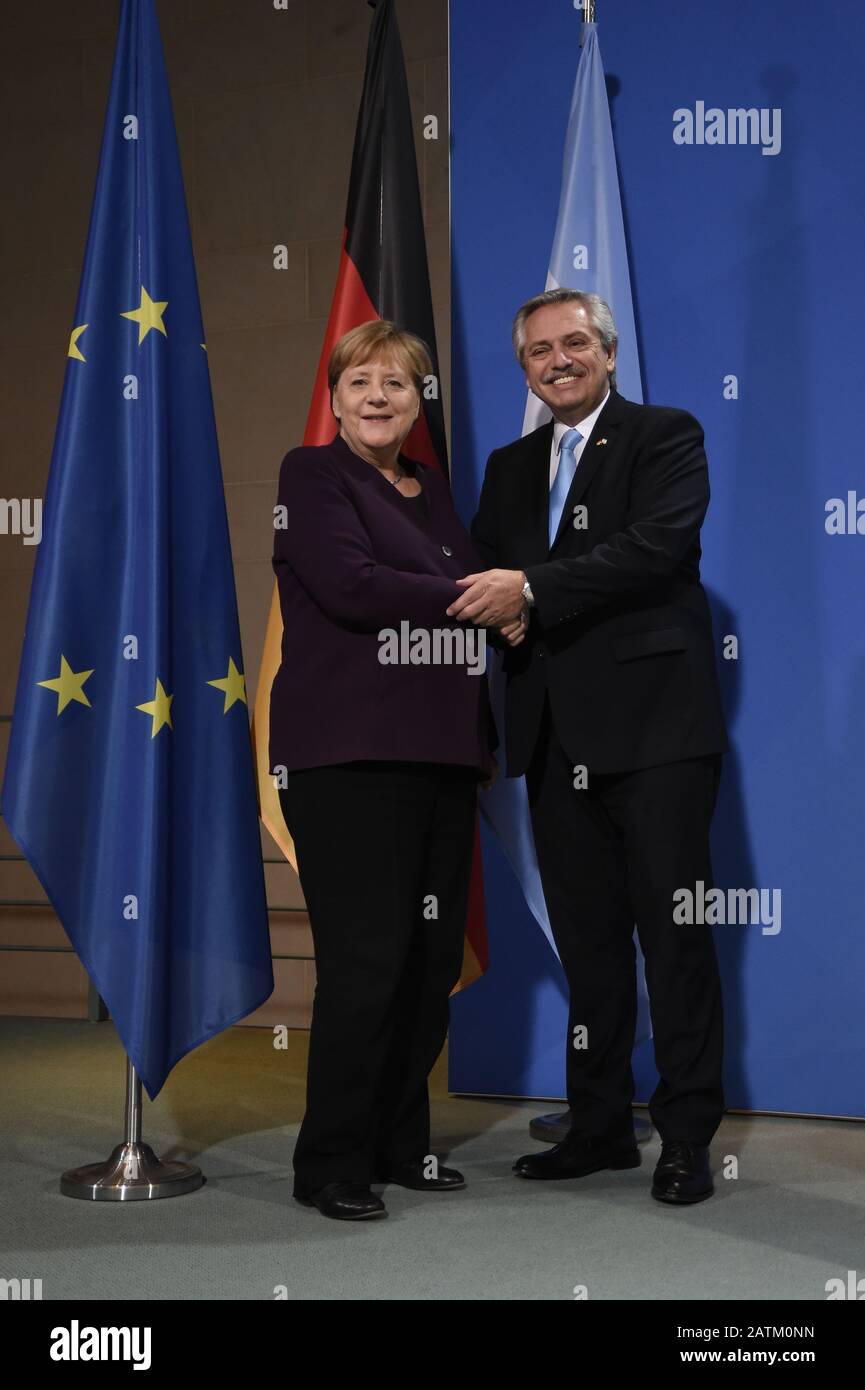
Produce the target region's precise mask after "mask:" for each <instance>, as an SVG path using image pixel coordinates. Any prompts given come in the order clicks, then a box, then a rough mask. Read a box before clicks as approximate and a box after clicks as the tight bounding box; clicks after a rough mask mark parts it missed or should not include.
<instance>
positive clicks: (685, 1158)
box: [652, 1139, 715, 1204]
mask: <svg viewBox="0 0 865 1390" xmlns="http://www.w3.org/2000/svg"><path fill="white" fill-rule="evenodd" d="M714 1191H715V1189H714V1187H713V1185H712V1172H711V1169H710V1168H709V1149H708V1146H707V1145H705V1144H686V1143H684V1142H682V1141H681V1140H677V1139H672V1140H670V1141H669V1142H668V1143H664V1144H662V1145H661V1157H660V1158H659V1159H658V1164H657V1167H656V1168H655V1173H654V1177H653V1178H652V1196H653V1197H656V1198H657V1199H658V1201H659V1202H675V1203H678V1204H682V1203H685V1202H703V1201H705V1199H706V1198H707V1197H711V1195H712V1193H713V1192H714Z"/></svg>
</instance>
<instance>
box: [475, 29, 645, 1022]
mask: <svg viewBox="0 0 865 1390" xmlns="http://www.w3.org/2000/svg"><path fill="white" fill-rule="evenodd" d="M582 44H583V51H582V54H581V56H580V61H579V65H578V67H577V76H576V81H575V82H574V94H573V97H572V99H571V110H570V116H569V119H568V131H567V137H566V140H565V152H564V164H563V169H562V187H561V194H560V197H559V212H558V217H557V220H556V230H555V235H554V237H553V249H552V254H551V256H550V264H549V269H548V271H547V281H546V285H545V289H548V290H550V289H559V288H561V287H566V288H568V289H576V290H585V291H586V292H587V293H591V294H599V295H601V297H602V298H603V299H605V300H606V301H607V303H608V304H609V305H610V308H611V309H612V311H613V318H614V319H615V322H616V328H617V330H618V334H619V343H618V350H617V354H616V378H617V383H618V386H617V389H618V390H619V391H620V392H621V394H622V395H623V396H626V397H627V399H628V400H631V401H637V402H638V403H642V400H643V391H642V385H641V380H640V362H639V355H638V352H637V333H636V328H635V326H634V305H633V300H632V298H631V280H630V275H629V272H628V252H627V246H626V244H625V227H624V221H623V218H622V202H621V197H620V194H619V178H618V171H617V168H616V151H615V147H614V145H613V130H612V125H611V122H610V108H609V102H608V100H607V89H606V83H605V81H604V65H603V62H602V60H601V50H600V46H599V44H598V33H597V25H596V24H593V23H584V24H583V34H582ZM549 419H550V411H549V409H548V407H547V406H546V405H544V403H543V401H541V400H540V399H539V398H538V397H537V396H535V395H533V394H532V393H531V392H529V397H528V402H527V404H526V411H525V416H524V419H523V434H524V435H526V434H530V433H531V431H532V430H536V429H537V428H538V427H539V426H540V425H543V424H546V422H547V421H548V420H549ZM504 684H505V683H504V678H503V677H502V674H501V657H500V656H499V655H496V657H495V661H494V663H493V667H492V670H491V673H490V688H491V695H492V703H493V709H494V712H495V718H496V724H497V727H498V728H500V729H501V728H503V727H504ZM481 811H482V813H483V815H484V817H485V819H486V820H487V822H488V823H489V825H490V826H491V827H492V829H493V830H494V832H495V834H496V836H497V838H498V840H499V843H500V844H501V846H502V849H503V850H504V852H505V855H506V856H507V859H508V861H509V862H510V865H511V868H512V869H513V870H514V873H515V874H516V876H517V878H518V880H519V882H520V885H521V887H522V890H523V893H524V894H525V898H526V902H527V903H528V905H529V908H530V910H531V912H532V914H533V915H534V917H535V918H536V919H537V921H538V923H539V925H540V927H541V929H542V931H543V932H544V934H545V936H546V937H547V940H548V941H549V943H550V946H551V947H552V949H553V950H554V951H555V949H556V948H555V945H554V943H553V936H552V930H551V928H550V921H549V916H548V914H547V908H546V903H545V901H544V893H543V888H542V887H541V879H540V873H539V871H538V862H537V858H536V856H535V847H534V839H533V836H532V828H531V821H530V818H529V807H528V797H527V793H526V783H525V778H523V777H519V778H505V777H504V776H502V777H499V778H498V779H497V780H496V783H495V785H494V786H493V787H492V788H491V789H490V791H488V792H486V793H485V794H483V795H482V797H481ZM635 944H636V947H637V962H638V982H639V983H638V988H639V1014H638V1019H637V1041H638V1042H642V1041H643V1040H644V1039H645V1038H648V1037H650V1036H651V1026H650V1023H649V1013H648V999H647V993H646V986H645V978H644V973H643V958H642V953H641V951H640V947H639V942H638V941H637V940H636V935H635Z"/></svg>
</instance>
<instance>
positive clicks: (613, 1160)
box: [513, 1133, 640, 1180]
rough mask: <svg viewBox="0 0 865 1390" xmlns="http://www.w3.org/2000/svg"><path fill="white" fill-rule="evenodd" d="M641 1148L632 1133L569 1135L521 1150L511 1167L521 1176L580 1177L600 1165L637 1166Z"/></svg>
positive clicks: (597, 1169)
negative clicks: (611, 1136)
mask: <svg viewBox="0 0 865 1390" xmlns="http://www.w3.org/2000/svg"><path fill="white" fill-rule="evenodd" d="M639 1166H640V1151H639V1149H638V1148H637V1145H636V1143H635V1142H634V1136H633V1134H631V1135H628V1136H626V1137H625V1138H623V1139H607V1138H604V1137H597V1136H594V1135H591V1134H574V1133H571V1134H570V1135H568V1138H567V1139H563V1140H562V1142H561V1144H554V1145H553V1147H552V1148H551V1149H542V1150H540V1152H538V1153H533V1154H523V1156H522V1158H518V1159H517V1161H516V1163H515V1164H514V1168H513V1171H514V1172H515V1173H516V1174H517V1176H518V1177H521V1178H544V1179H550V1180H556V1179H562V1178H583V1177H585V1176H586V1175H587V1174H588V1173H597V1172H599V1171H600V1170H601V1169H602V1168H639Z"/></svg>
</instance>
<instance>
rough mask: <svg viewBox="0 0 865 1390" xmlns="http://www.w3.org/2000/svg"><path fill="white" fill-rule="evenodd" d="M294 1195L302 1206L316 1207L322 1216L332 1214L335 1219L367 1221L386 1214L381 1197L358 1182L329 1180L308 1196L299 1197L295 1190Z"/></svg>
mask: <svg viewBox="0 0 865 1390" xmlns="http://www.w3.org/2000/svg"><path fill="white" fill-rule="evenodd" d="M294 1196H295V1201H298V1202H300V1203H301V1205H302V1206H304V1207H318V1209H319V1211H320V1212H321V1214H322V1216H332V1217H333V1218H334V1220H336V1221H368V1220H369V1219H370V1217H373V1216H387V1207H386V1206H385V1204H384V1202H383V1201H382V1200H381V1198H380V1197H376V1195H375V1193H374V1192H372V1191H371V1190H370V1189H369V1188H368V1187H364V1185H363V1183H359V1182H329V1183H328V1184H327V1185H326V1186H325V1187H321V1188H319V1190H318V1192H311V1193H310V1195H309V1196H308V1197H300V1196H298V1194H297V1193H296V1192H295V1194H294Z"/></svg>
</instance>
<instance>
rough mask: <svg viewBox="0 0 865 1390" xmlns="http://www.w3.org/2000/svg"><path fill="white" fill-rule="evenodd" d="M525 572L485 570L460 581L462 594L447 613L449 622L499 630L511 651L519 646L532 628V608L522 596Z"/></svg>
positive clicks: (458, 582)
mask: <svg viewBox="0 0 865 1390" xmlns="http://www.w3.org/2000/svg"><path fill="white" fill-rule="evenodd" d="M525 583H526V576H525V574H524V573H523V571H522V570H484V572H483V573H482V574H467V575H466V577H465V579H458V580H457V584H458V585H459V586H460V588H461V589H462V590H463V593H462V594H461V595H460V597H459V598H458V599H457V600H456V602H455V603H452V604H451V606H450V608H449V609H448V610H447V614H448V617H449V618H459V620H460V621H463V620H468V621H470V622H473V623H474V624H475V625H476V626H477V627H494V628H497V629H498V631H499V632H500V633H501V635H502V637H504V639H505V641H506V642H507V643H508V644H509V645H510V646H512V647H517V646H519V644H520V642H522V640H523V638H524V637H525V635H526V631H527V629H528V625H529V605H528V604H527V602H526V600H525V597H524V595H523V586H524V585H525Z"/></svg>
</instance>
